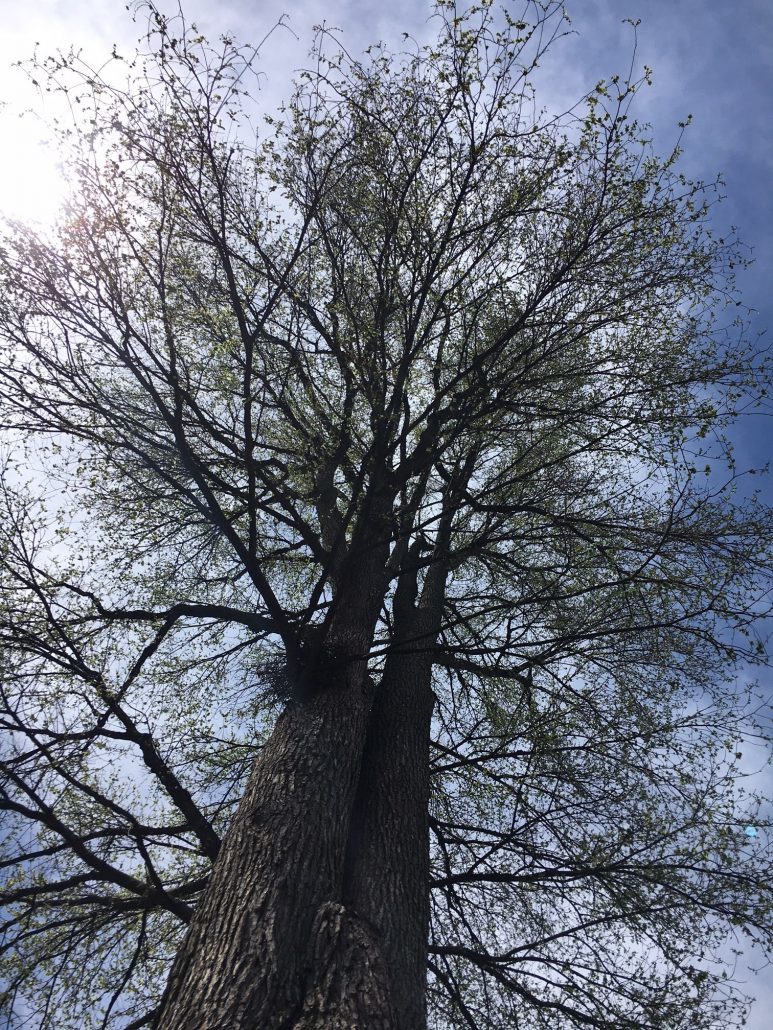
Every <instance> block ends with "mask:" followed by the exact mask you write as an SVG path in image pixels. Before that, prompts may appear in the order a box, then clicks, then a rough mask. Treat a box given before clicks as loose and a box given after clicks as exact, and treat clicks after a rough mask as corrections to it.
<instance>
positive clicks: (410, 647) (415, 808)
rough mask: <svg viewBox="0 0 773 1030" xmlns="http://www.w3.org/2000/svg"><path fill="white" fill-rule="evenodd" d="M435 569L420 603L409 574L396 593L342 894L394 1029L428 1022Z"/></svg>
mask: <svg viewBox="0 0 773 1030" xmlns="http://www.w3.org/2000/svg"><path fill="white" fill-rule="evenodd" d="M433 573H434V575H433V576H432V579H434V580H435V581H436V582H435V583H434V584H433V583H429V584H428V586H429V589H425V593H424V597H423V599H422V601H423V603H422V604H421V605H418V606H417V605H416V604H415V582H414V583H413V584H412V583H411V581H410V577H404V578H403V580H402V581H401V583H400V585H399V587H398V591H397V596H396V597H395V606H394V615H395V650H394V651H393V652H392V653H391V654H390V655H389V657H388V658H387V661H386V665H385V669H384V674H383V677H382V680H381V684H380V686H379V688H378V691H377V695H376V699H375V702H374V706H373V714H372V717H371V721H370V727H369V731H368V736H367V739H366V743H365V750H364V753H363V763H362V773H361V776H360V784H359V788H358V791H357V799H356V802H355V808H354V812H353V815H352V831H351V837H350V842H349V859H348V862H347V872H346V884H345V895H344V897H345V903H346V905H347V908H349V909H350V910H352V911H354V912H356V913H357V915H358V916H359V917H361V918H362V919H364V920H365V922H366V923H367V924H368V925H369V926H371V927H372V929H373V931H374V932H375V934H376V937H377V940H378V942H379V944H380V947H381V950H382V954H383V957H384V961H385V964H386V969H387V976H388V981H389V988H390V995H391V998H392V1003H393V1006H394V1018H395V1025H396V1028H397V1030H422V1028H423V1027H426V962H427V935H428V930H429V904H430V902H429V840H428V834H429V831H428V807H429V790H430V782H429V740H430V721H431V718H432V709H433V705H434V700H435V699H434V694H433V693H432V687H431V673H432V658H431V649H432V646H433V644H434V642H435V638H436V635H437V631H438V627H439V621H440V619H439V611H440V596H439V595H440V593H441V592H442V583H439V582H437V581H438V580H442V579H444V574H443V572H442V570H441V569H439V568H436V569H434V570H433ZM433 587H434V588H438V587H439V590H438V589H433Z"/></svg>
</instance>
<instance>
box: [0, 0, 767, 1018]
mask: <svg viewBox="0 0 773 1030" xmlns="http://www.w3.org/2000/svg"><path fill="white" fill-rule="evenodd" d="M148 10H149V13H150V17H151V21H150V31H149V34H148V37H147V47H146V48H145V50H144V52H143V53H142V54H141V55H140V56H139V57H138V58H137V59H136V60H135V61H133V62H132V63H131V64H130V65H129V66H128V71H127V75H128V85H126V84H124V83H121V85H115V81H116V77H115V76H113V75H112V73H110V74H108V72H105V71H103V72H99V73H97V72H95V71H93V70H92V69H90V68H89V67H87V66H86V65H84V64H83V63H82V62H81V60H80V59H79V58H78V57H76V56H70V57H60V58H58V59H56V60H53V61H51V62H49V63H48V64H47V66H46V69H45V70H46V72H47V74H48V82H49V84H50V85H51V86H52V88H58V89H61V90H63V91H65V92H66V93H67V95H68V97H69V98H70V100H71V103H72V105H73V110H74V111H75V112H76V115H75V119H76V120H75V131H74V132H73V131H72V130H68V133H67V134H65V142H66V143H67V145H68V146H69V148H70V154H71V166H70V167H71V177H72V182H73V185H74V189H73V196H72V199H71V201H70V203H69V205H68V207H67V209H66V211H65V213H64V214H63V217H62V218H61V220H60V221H59V222H58V224H57V226H56V227H55V228H54V229H52V230H51V231H49V232H38V231H33V230H32V229H30V228H29V227H26V226H23V225H18V224H16V225H10V226H8V227H7V229H6V232H5V235H4V236H3V238H2V242H1V243H0V336H1V337H2V341H3V359H2V362H0V398H1V402H2V425H3V427H4V432H5V434H6V436H5V439H6V441H7V451H8V453H7V459H6V462H5V465H4V477H3V498H4V507H5V519H4V522H3V530H2V548H1V549H0V553H1V554H2V579H1V580H0V590H1V591H2V593H1V594H0V641H1V643H2V670H3V671H2V683H1V691H2V692H1V694H0V697H1V701H2V721H3V725H4V728H5V729H6V731H7V736H6V745H5V751H4V756H3V759H2V765H1V766H0V771H1V772H2V787H1V788H0V789H1V790H2V794H0V797H1V798H2V805H3V807H4V809H5V811H6V813H7V822H6V831H5V837H4V839H3V858H2V866H3V868H4V869H5V870H6V871H7V873H8V876H7V879H6V883H5V886H4V888H3V893H2V898H3V901H4V905H5V910H6V913H7V915H6V921H5V924H4V932H5V945H4V947H5V953H6V956H7V957H6V966H5V972H4V977H5V984H6V994H5V998H6V1003H7V1009H8V1012H9V1013H10V1014H9V1016H8V1020H7V1023H8V1025H15V1023H14V1019H15V1016H14V1014H13V1013H14V1012H15V1013H16V1015H17V1016H18V1017H19V1019H20V1020H23V1019H24V1018H26V1016H27V1014H29V1013H32V1018H33V1020H34V1021H35V1025H38V1026H40V1027H56V1028H57V1030H61V1028H63V1027H81V1026H84V1025H98V1026H124V1027H126V1026H131V1027H141V1026H151V1025H152V1026H155V1027H157V1028H158V1030H182V1028H188V1030H190V1028H194V1027H196V1028H207V1030H216V1028H218V1030H220V1028H222V1030H226V1028H228V1030H258V1028H260V1030H280V1028H281V1030H291V1028H292V1030H312V1028H328V1030H330V1028H336V1027H338V1028H344V1027H347V1028H348V1027H354V1026H360V1027H368V1028H369V1030H378V1028H385V1030H386V1028H389V1030H421V1028H422V1027H425V1026H427V1025H431V1026H434V1027H444V1028H449V1027H454V1028H456V1027H458V1028H481V1030H482V1028H488V1027H490V1028H494V1027H502V1026H513V1027H520V1026H524V1027H525V1026H529V1027H557V1026H566V1027H575V1026H576V1027H588V1026H591V1027H603V1028H624V1027H629V1028H632V1027H636V1028H647V1027H651V1028H653V1030H654V1028H655V1027H657V1028H659V1030H663V1028H664V1027H668V1028H674V1030H676V1028H682V1027H685V1028H686V1027H688V1026H689V1027H720V1026H721V1027H725V1026H728V1025H731V1024H732V1023H733V1021H734V1020H735V1018H736V1016H737V1015H738V1014H739V1012H740V1008H739V1006H738V1005H737V1004H736V1001H737V999H734V996H733V992H732V990H731V988H729V987H728V986H726V982H725V980H724V979H723V977H724V972H723V970H722V968H721V964H720V965H719V966H717V964H716V963H715V959H716V954H715V949H716V948H717V947H718V946H719V944H720V942H722V941H723V940H725V939H726V938H727V936H728V933H732V932H734V928H736V927H738V928H741V929H742V930H744V931H745V932H746V933H748V934H750V935H751V936H752V937H754V938H755V939H757V940H759V941H760V942H761V943H763V944H770V925H771V924H770V919H769V915H770V900H771V897H770V882H771V877H770V871H771V870H770V862H769V859H768V858H767V857H766V855H765V852H764V850H763V849H762V848H761V847H755V844H754V840H753V839H752V838H751V837H747V836H746V835H745V834H744V827H745V826H746V824H747V823H752V822H753V823H754V824H755V826H759V825H760V821H759V817H758V816H757V814H756V800H755V799H754V798H753V797H746V796H745V795H744V794H743V792H742V790H741V788H740V786H739V784H738V776H737V769H736V764H737V763H736V759H734V758H733V749H734V747H735V746H736V741H737V740H739V739H741V737H742V736H743V734H744V733H748V732H750V728H751V726H752V722H751V713H750V709H749V708H748V706H744V705H742V704H741V699H740V698H739V695H738V690H737V688H736V687H735V686H734V685H733V681H732V677H733V675H734V669H735V668H736V667H737V663H738V662H739V661H741V660H750V659H753V658H754V657H755V655H756V654H757V652H758V650H759V648H758V647H757V646H756V645H755V643H754V641H755V637H754V633H755V629H754V627H755V620H756V619H757V617H758V616H759V615H760V614H762V613H763V612H764V611H765V596H766V594H765V592H766V590H767V589H768V588H769V570H770V518H769V513H768V512H767V511H766V510H765V509H763V507H762V506H761V505H760V504H759V503H758V502H757V501H756V500H754V499H752V500H751V501H748V502H742V501H741V500H740V499H739V497H740V496H741V495H740V494H739V493H738V492H737V491H736V480H737V478H738V477H737V474H736V472H735V470H734V467H733V465H732V458H731V455H730V450H729V445H728V442H727V440H726V438H725V432H726V430H727V428H728V426H729V425H730V424H731V422H732V420H733V418H734V417H735V413H736V412H737V410H738V409H739V407H740V406H742V405H746V404H747V403H750V402H753V400H754V399H755V397H757V396H758V395H759V393H760V391H762V390H763V389H764V388H765V384H766V382H767V373H766V370H765V368H764V366H763V364H762V361H761V358H760V355H758V354H757V353H756V351H755V348H754V346H753V345H749V344H747V343H746V342H745V341H744V337H743V331H742V330H743V327H742V326H741V325H739V324H737V323H736V322H735V321H734V320H733V319H734V317H735V311H736V308H735V306H734V305H735V303H736V301H735V294H734V288H733V269H734V265H735V264H736V263H737V262H738V261H739V260H741V258H739V256H738V248H737V245H736V242H735V241H734V240H727V239H717V238H715V237H714V236H712V233H711V231H710V227H709V225H708V220H707V219H708V209H709V206H710V204H711V203H712V199H713V196H714V194H713V192H712V187H711V186H707V185H705V184H702V183H691V182H688V181H687V180H686V179H685V178H684V177H683V176H682V175H681V174H680V173H679V171H678V166H677V160H678V156H679V151H678V149H677V150H675V151H674V152H673V153H672V154H671V155H670V156H669V157H668V158H667V159H665V160H661V159H659V158H657V157H656V156H655V154H654V153H653V152H652V150H651V147H650V144H649V142H648V139H647V132H646V129H645V128H644V127H642V126H641V125H639V124H638V123H637V122H636V121H634V120H633V119H632V117H631V114H630V112H631V105H632V103H633V101H634V98H635V94H636V93H637V91H638V90H639V88H640V87H641V86H642V85H643V84H644V82H645V81H646V78H645V80H642V81H641V82H639V81H621V80H620V79H619V78H617V77H614V78H612V79H611V80H609V81H608V82H601V83H599V84H597V86H596V87H595V88H594V90H593V91H592V92H591V93H590V94H588V96H586V97H585V98H584V100H583V101H582V103H581V104H580V105H578V107H577V108H576V109H573V110H572V111H570V112H569V113H567V114H564V115H561V116H548V115H547V114H545V113H542V112H540V111H539V110H538V109H537V108H536V107H535V104H534V100H533V94H532V78H533V75H534V71H535V68H536V67H537V64H538V62H539V59H540V58H541V57H542V55H543V54H544V52H545V50H546V48H547V47H548V46H549V45H551V44H552V43H553V42H554V41H555V39H556V37H557V36H558V35H560V33H561V31H562V26H563V24H564V22H563V20H562V18H563V15H562V11H561V9H560V6H556V5H553V4H552V3H548V4H529V5H527V9H526V13H525V14H524V16H523V19H522V20H515V19H514V18H512V17H511V16H510V15H509V14H508V13H507V12H497V11H495V10H494V8H493V7H492V6H491V4H490V3H488V2H483V3H481V4H479V5H477V6H475V7H472V8H470V9H469V10H466V11H462V10H457V8H456V6H455V5H454V4H453V3H451V2H447V0H440V2H438V3H436V5H435V14H434V16H435V19H436V23H437V28H438V35H437V40H436V41H435V42H434V43H432V44H431V45H428V46H424V45H420V44H419V43H414V42H412V41H410V40H408V41H407V43H406V48H407V49H406V51H405V52H404V53H398V54H393V53H391V52H390V51H389V50H388V49H387V48H386V47H385V46H383V45H380V46H376V47H373V48H371V50H370V51H369V52H368V53H367V54H366V55H365V56H364V57H363V58H362V59H357V58H354V57H352V56H350V55H348V54H347V53H345V52H344V51H342V50H341V49H340V47H339V44H338V43H337V41H336V39H335V38H334V37H332V36H331V35H330V34H329V33H328V32H326V31H325V30H321V31H320V33H319V35H318V37H317V42H316V44H315V48H314V50H313V61H312V62H311V64H312V70H310V71H308V72H304V73H303V74H302V75H301V78H300V80H299V83H298V86H297V89H296V91H295V93H294V94H293V96H292V98H291V100H290V101H289V102H288V104H287V105H286V107H284V108H283V109H282V110H281V111H280V112H278V113H277V114H276V115H275V116H273V117H271V116H266V117H265V118H264V119H263V121H262V123H261V124H260V128H259V131H257V135H256V129H255V125H254V120H255V118H256V110H257V108H256V106H255V104H256V102H255V101H254V100H253V98H252V97H251V96H250V95H249V92H248V85H249V80H250V76H251V75H252V74H253V67H254V64H255V61H256V58H257V51H256V50H255V49H254V48H244V47H240V46H239V45H237V44H236V43H235V42H234V41H233V40H231V39H229V38H224V39H222V40H221V43H220V45H219V47H214V46H211V45H210V44H209V43H207V41H206V40H204V39H203V38H202V37H201V36H199V35H198V34H197V30H196V28H195V27H194V26H187V25H186V24H185V22H184V20H183V19H182V17H178V18H175V19H172V20H169V19H167V18H166V17H165V16H164V15H163V14H162V13H160V12H159V11H157V10H156V9H155V8H153V7H150V8H149V9H148ZM114 60H115V61H117V62H120V61H121V58H120V57H119V56H118V55H117V54H114ZM727 462H729V463H730V473H729V474H728V475H727V476H726V477H725V480H724V481H723V479H722V474H721V468H723V467H725V466H724V464H723V463H727ZM24 464H26V467H27V468H29V467H33V468H38V469H39V470H40V469H42V470H43V471H44V476H42V475H40V474H38V475H30V474H29V473H27V474H26V476H25V474H24V472H23V471H22V466H23V465H24ZM704 466H705V468H704ZM737 757H739V756H736V758H737ZM428 971H429V980H428V979H427V977H428ZM167 978H168V979H167ZM164 984H166V987H164Z"/></svg>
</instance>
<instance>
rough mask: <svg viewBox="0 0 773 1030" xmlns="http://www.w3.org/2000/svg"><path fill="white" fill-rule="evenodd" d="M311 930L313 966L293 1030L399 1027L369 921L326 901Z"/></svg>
mask: <svg viewBox="0 0 773 1030" xmlns="http://www.w3.org/2000/svg"><path fill="white" fill-rule="evenodd" d="M311 932H312V937H313V967H312V969H311V971H310V974H309V978H308V984H307V988H306V996H305V998H304V1002H303V1009H302V1011H301V1014H300V1017H299V1018H298V1019H297V1020H296V1021H295V1022H294V1023H293V1025H292V1030H395V1027H396V1021H395V1018H394V1015H393V1011H392V1004H391V1001H390V997H389V986H388V984H389V980H388V976H387V969H386V963H385V962H384V957H383V955H382V952H381V948H380V946H379V943H378V940H377V938H376V935H375V933H374V932H373V930H372V929H371V928H370V927H369V926H368V924H367V923H366V922H365V920H363V919H361V918H360V917H359V916H358V915H357V914H356V912H352V911H351V910H349V909H347V908H345V907H344V906H343V905H341V904H339V903H338V902H335V901H327V902H325V903H324V904H323V905H321V906H320V907H319V909H318V910H317V914H316V915H315V917H314V922H313V924H312V930H311Z"/></svg>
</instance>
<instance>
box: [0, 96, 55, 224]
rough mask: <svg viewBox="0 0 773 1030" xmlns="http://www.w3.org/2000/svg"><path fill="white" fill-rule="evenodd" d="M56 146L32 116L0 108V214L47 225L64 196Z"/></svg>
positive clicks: (52, 219)
mask: <svg viewBox="0 0 773 1030" xmlns="http://www.w3.org/2000/svg"><path fill="white" fill-rule="evenodd" d="M66 192H67V188H66V182H65V179H64V177H63V175H62V173H61V171H60V169H59V168H58V160H57V152H56V145H55V144H54V143H53V142H52V141H47V140H46V127H45V124H44V123H43V122H42V121H41V120H40V119H39V118H37V117H36V116H35V115H34V114H30V113H26V114H23V115H20V114H19V113H18V112H17V111H14V110H12V106H11V105H10V104H9V105H6V106H5V107H3V108H0V214H2V215H3V216H4V217H7V218H13V219H19V220H20V221H25V222H36V223H38V224H44V225H50V224H51V223H52V222H53V221H54V219H55V218H56V215H57V213H58V212H59V210H60V209H61V206H62V204H63V202H64V199H65V196H66Z"/></svg>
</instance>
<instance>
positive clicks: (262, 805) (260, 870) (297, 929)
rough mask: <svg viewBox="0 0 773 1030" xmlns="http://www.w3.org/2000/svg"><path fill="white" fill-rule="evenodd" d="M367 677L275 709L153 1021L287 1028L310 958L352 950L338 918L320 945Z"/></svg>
mask: <svg viewBox="0 0 773 1030" xmlns="http://www.w3.org/2000/svg"><path fill="white" fill-rule="evenodd" d="M369 682H370V681H369V680H368V679H367V678H366V677H365V676H363V675H361V677H360V683H359V684H358V683H356V682H354V683H353V682H344V683H343V684H342V685H341V686H340V687H338V688H327V689H325V690H323V691H322V692H320V693H318V694H316V695H315V696H313V697H312V698H311V699H310V700H308V701H306V702H304V703H298V702H296V703H295V704H291V705H290V706H289V707H288V709H287V710H286V711H285V713H284V714H283V715H282V716H281V717H280V719H279V721H278V723H277V726H276V728H275V730H274V733H273V734H272V736H271V739H270V740H269V741H268V743H267V744H266V746H265V748H264V750H263V752H262V753H261V755H260V757H259V759H258V760H257V761H256V763H255V767H254V769H253V772H252V774H251V776H250V780H249V783H248V785H247V789H246V791H245V795H244V798H243V800H242V802H241V804H240V806H239V809H238V811H237V813H236V815H235V817H234V821H233V824H232V825H231V827H230V828H229V830H228V833H227V834H226V836H225V839H224V841H223V846H222V848H221V851H220V855H219V857H218V860H217V862H216V864H215V867H214V870H213V873H212V879H211V882H210V885H209V887H208V888H207V891H206V893H205V895H204V898H203V899H202V902H201V904H200V906H199V908H198V910H197V912H196V915H195V917H194V919H193V921H192V923H191V925H190V928H189V931H188V935H187V937H186V938H185V941H184V942H183V945H182V947H181V949H180V952H179V953H178V955H177V958H176V960H175V963H174V966H173V968H172V973H171V976H170V979H169V983H168V985H167V989H166V994H165V997H164V1001H163V1003H162V1011H161V1015H160V1017H159V1019H158V1022H157V1028H158V1030H280V1028H281V1030H289V1028H291V1027H293V1026H294V1025H295V1023H296V1020H299V1019H301V1012H302V1010H303V1009H304V1000H305V997H306V995H307V994H308V993H309V992H310V991H311V990H312V989H313V984H312V983H310V982H309V981H310V980H317V979H324V976H325V971H324V970H316V969H315V958H316V959H317V960H319V959H320V958H323V957H328V958H330V959H332V958H337V957H338V956H340V953H341V951H342V949H343V950H344V951H346V950H347V948H348V950H349V952H354V958H356V957H357V954H358V953H357V949H356V948H355V947H354V946H353V945H348V944H347V943H346V940H347V939H348V936H350V933H349V929H350V928H349V927H348V926H343V927H339V929H338V931H337V937H338V938H339V940H338V941H337V942H336V941H335V940H334V941H333V945H332V946H331V945H330V939H331V938H334V937H335V936H336V934H335V933H333V931H332V930H331V911H332V910H331V909H330V906H331V904H335V903H336V902H338V900H339V899H340V897H341V892H342V882H343V864H344V855H345V848H346V841H347V837H348V832H349V819H350V813H351V808H352V803H353V799H354V794H355V789H356V785H357V779H358V775H359V767H360V760H361V754H362V746H363V741H364V739H365V732H366V724H367V717H368V710H369V707H370V702H371V697H370V696H369V695H370V691H369V690H368V689H365V688H364V687H363V684H368V683H369ZM325 913H327V915H326V914H325ZM320 936H322V937H326V938H327V939H328V943H327V944H326V943H325V941H324V940H318V939H315V937H316V938H319V937H320ZM350 961H353V959H352V957H351V955H350ZM301 1025H304V1024H301ZM306 1025H308V1023H307V1024H306ZM374 1025H376V1024H374Z"/></svg>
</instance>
